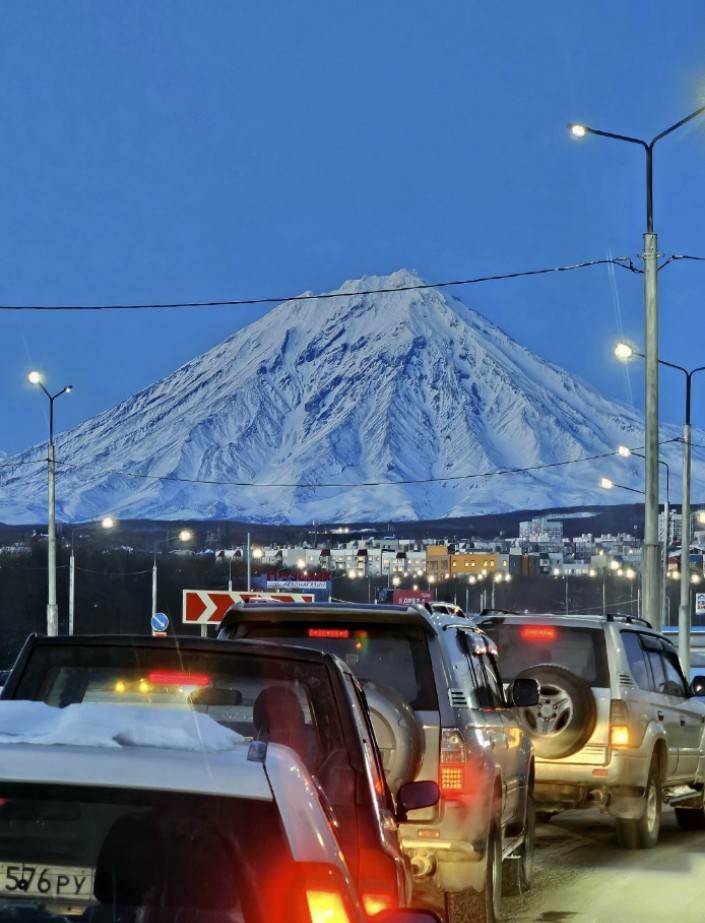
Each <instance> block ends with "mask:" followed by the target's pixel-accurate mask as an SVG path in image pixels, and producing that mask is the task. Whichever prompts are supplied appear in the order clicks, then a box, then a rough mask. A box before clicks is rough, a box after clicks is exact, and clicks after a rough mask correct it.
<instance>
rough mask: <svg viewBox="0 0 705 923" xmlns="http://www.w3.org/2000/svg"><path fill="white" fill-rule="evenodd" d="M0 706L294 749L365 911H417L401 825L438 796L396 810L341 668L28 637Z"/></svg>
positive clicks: (290, 654)
mask: <svg viewBox="0 0 705 923" xmlns="http://www.w3.org/2000/svg"><path fill="white" fill-rule="evenodd" d="M0 697H1V698H2V699H3V700H8V699H24V700H34V701H39V702H44V703H46V704H47V705H51V706H55V707H58V708H67V707H70V706H73V705H75V704H80V703H93V704H109V705H111V706H114V705H116V704H120V705H122V706H123V707H127V706H136V705H141V706H147V705H149V706H153V707H161V708H170V709H172V710H173V709H175V708H186V709H191V710H195V711H197V712H203V713H205V714H207V715H209V716H210V717H212V718H214V719H215V720H216V721H217V722H219V723H220V724H223V725H224V726H225V727H227V728H229V729H231V730H234V731H237V732H238V733H239V734H241V735H242V736H244V737H246V738H248V739H251V740H252V739H255V740H258V741H261V740H265V741H266V740H270V741H275V742H278V743H283V744H286V745H287V746H289V747H291V748H293V749H294V750H295V751H296V752H297V753H298V754H299V756H300V757H301V759H302V760H303V762H304V764H305V765H306V767H307V769H308V771H309V772H310V773H311V774H312V776H313V778H314V779H315V781H316V784H318V785H319V786H320V788H321V790H322V792H323V793H324V794H325V797H326V798H327V800H328V802H329V804H330V805H331V808H332V811H333V813H334V815H335V818H336V824H337V831H338V838H339V840H340V843H341V847H342V849H343V853H344V855H345V858H346V862H347V865H348V867H349V869H350V871H351V873H352V875H353V878H354V880H355V882H356V885H357V888H358V890H359V892H360V895H361V898H362V901H363V905H364V907H365V910H366V912H367V913H368V914H374V913H379V912H381V911H382V910H386V909H392V908H394V907H399V906H408V905H409V904H410V901H411V897H412V885H413V881H412V872H411V868H410V863H409V859H408V857H407V856H406V854H405V853H404V852H403V851H402V849H401V847H400V843H399V833H398V821H399V820H400V819H401V818H402V817H404V816H405V811H406V810H407V809H408V808H409V807H410V806H411V805H414V806H418V805H419V804H421V803H423V804H424V805H430V804H432V803H433V802H434V801H435V800H437V799H438V797H439V792H438V789H437V786H436V787H435V789H434V787H433V786H429V785H428V784H426V785H421V784H416V785H408V786H406V787H405V788H404V789H403V791H401V792H398V793H396V802H395V799H394V798H393V797H392V795H391V792H390V790H389V788H388V786H387V785H386V781H385V776H384V771H383V768H382V757H381V754H380V752H379V750H378V748H377V745H376V741H375V736H374V731H373V728H372V726H371V723H370V715H369V713H368V711H367V709H366V705H365V700H364V697H363V696H362V693H361V689H360V686H359V683H358V682H357V680H356V679H355V676H354V674H353V672H352V670H351V669H350V668H349V667H346V666H345V664H343V663H341V662H340V661H339V660H338V659H337V658H336V657H334V656H332V655H330V654H325V653H322V652H321V651H318V650H312V649H309V650H304V649H302V648H299V647H292V648H287V647H285V646H282V645H274V644H271V643H261V642H256V641H242V642H232V643H228V644H223V642H222V641H216V640H215V639H204V638H178V637H170V638H163V637H158V638H154V637H149V636H146V635H145V636H143V635H139V636H137V635H73V636H58V637H57V636H54V637H45V636H40V635H30V636H29V637H28V638H27V640H26V642H25V644H24V645H23V647H22V650H21V651H20V653H19V655H18V657H17V659H16V661H15V664H14V665H13V668H12V671H11V673H10V676H9V677H8V681H7V683H6V685H5V687H4V689H3V690H2V693H1V694H0Z"/></svg>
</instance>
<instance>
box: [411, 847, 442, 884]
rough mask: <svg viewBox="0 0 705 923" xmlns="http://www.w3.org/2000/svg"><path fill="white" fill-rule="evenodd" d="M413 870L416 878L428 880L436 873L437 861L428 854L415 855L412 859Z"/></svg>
mask: <svg viewBox="0 0 705 923" xmlns="http://www.w3.org/2000/svg"><path fill="white" fill-rule="evenodd" d="M411 870H412V872H413V873H414V878H428V876H429V875H433V873H434V872H435V871H436V860H435V858H434V857H433V856H429V855H428V854H427V853H414V855H413V856H412V857H411Z"/></svg>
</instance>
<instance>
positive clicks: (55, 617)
mask: <svg viewBox="0 0 705 923" xmlns="http://www.w3.org/2000/svg"><path fill="white" fill-rule="evenodd" d="M27 377H28V378H29V380H30V382H31V383H32V384H33V385H38V386H39V387H40V388H41V389H42V391H43V392H44V393H45V394H46V396H47V397H48V398H49V447H48V452H47V470H48V477H49V522H48V530H47V561H48V564H47V570H48V573H49V595H48V599H47V634H48V635H58V633H59V607H58V606H57V604H56V472H55V468H54V401H55V400H56V399H57V397H61V395H62V394H68V392H69V391H70V390H71V389H72V387H73V386H72V385H65V386H64V387H63V388H62V389H61V391H57V392H56V394H51V393H50V392H49V391H47V389H46V388H45V387H44V382H43V380H42V374H41V372H30V373H29V375H28V376H27Z"/></svg>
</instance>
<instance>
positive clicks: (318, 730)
mask: <svg viewBox="0 0 705 923" xmlns="http://www.w3.org/2000/svg"><path fill="white" fill-rule="evenodd" d="M57 659H59V658H57V654H56V650H55V649H51V650H50V649H48V648H42V647H37V648H36V649H35V650H34V652H33V655H32V657H31V658H30V660H29V663H28V665H27V668H26V669H25V670H24V672H23V674H22V676H21V678H20V680H19V683H18V688H17V690H16V692H15V698H18V699H31V700H36V701H42V702H46V703H47V704H48V705H54V706H58V707H65V706H67V705H71V704H74V703H79V702H87V703H100V704H111V705H124V704H129V705H136V704H137V705H151V706H162V707H169V708H189V709H194V710H196V711H200V712H205V713H206V714H208V715H209V716H210V717H212V718H213V719H214V720H216V721H218V723H220V724H223V725H225V726H226V727H228V728H230V729H231V730H235V731H237V732H238V733H239V734H242V735H243V736H244V737H248V738H249V737H259V738H262V737H265V736H266V738H267V739H269V740H273V741H275V742H278V743H285V744H287V745H289V746H292V747H293V748H294V749H296V750H297V752H298V753H299V755H300V756H301V757H302V759H303V760H304V762H305V763H306V765H307V766H308V768H309V769H315V768H316V767H317V766H318V764H319V762H320V760H321V759H322V756H323V753H324V751H325V750H326V749H327V748H328V747H337V746H340V747H341V748H344V742H343V731H342V726H341V724H340V718H339V716H338V711H337V707H336V704H335V693H334V691H333V690H332V688H331V680H330V676H329V674H328V672H327V669H326V667H325V666H324V665H323V664H320V663H311V662H306V661H298V660H292V659H288V658H286V657H284V656H282V657H281V658H274V657H272V658H270V657H257V656H255V655H247V654H240V653H235V652H228V653H225V652H223V653H219V652H216V651H188V650H187V649H185V648H184V649H181V650H176V649H173V648H168V649H161V648H156V647H144V648H142V647H139V646H128V645H125V646H117V645H114V646H110V647H107V646H106V647H100V646H97V647H89V646H86V647H83V646H81V647H78V646H76V647H67V648H65V649H63V650H62V651H61V657H60V663H57V662H56V661H57Z"/></svg>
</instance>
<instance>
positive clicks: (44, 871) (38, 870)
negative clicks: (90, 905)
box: [0, 862, 93, 900]
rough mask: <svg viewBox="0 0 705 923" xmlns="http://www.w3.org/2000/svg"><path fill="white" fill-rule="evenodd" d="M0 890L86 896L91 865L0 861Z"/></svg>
mask: <svg viewBox="0 0 705 923" xmlns="http://www.w3.org/2000/svg"><path fill="white" fill-rule="evenodd" d="M0 892H1V893H2V894H6V895H10V894H11V895H13V896H15V897H43V898H53V899H64V900H90V899H91V897H92V896H93V869H92V868H77V867H76V866H61V865H39V864H37V865H32V864H31V863H29V862H14V863H13V862H0Z"/></svg>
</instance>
